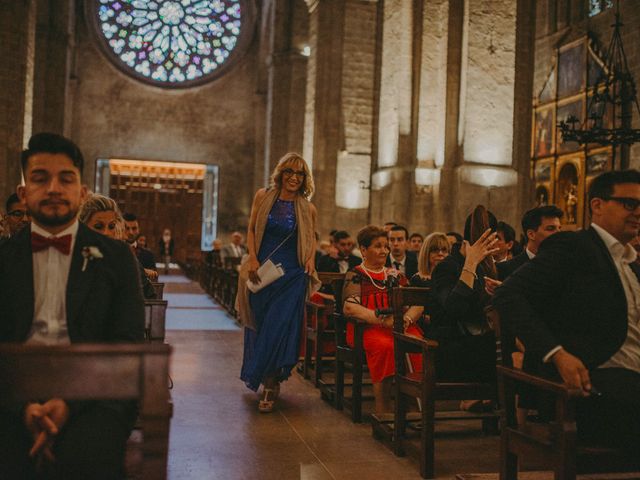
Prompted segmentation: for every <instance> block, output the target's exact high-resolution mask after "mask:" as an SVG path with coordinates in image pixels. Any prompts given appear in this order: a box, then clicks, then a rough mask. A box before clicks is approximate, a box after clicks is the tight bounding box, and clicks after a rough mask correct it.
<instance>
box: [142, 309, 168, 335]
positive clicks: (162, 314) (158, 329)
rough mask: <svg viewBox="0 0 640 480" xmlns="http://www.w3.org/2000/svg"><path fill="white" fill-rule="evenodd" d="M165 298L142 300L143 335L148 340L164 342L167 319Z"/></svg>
mask: <svg viewBox="0 0 640 480" xmlns="http://www.w3.org/2000/svg"><path fill="white" fill-rule="evenodd" d="M167 305H168V302H167V301H166V300H152V299H147V300H145V301H144V335H145V339H146V340H148V341H150V342H164V337H165V326H166V319H167Z"/></svg>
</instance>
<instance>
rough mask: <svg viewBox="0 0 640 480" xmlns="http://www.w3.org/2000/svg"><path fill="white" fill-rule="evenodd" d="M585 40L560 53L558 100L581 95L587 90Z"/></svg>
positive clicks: (569, 46) (562, 48) (561, 49)
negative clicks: (577, 94)
mask: <svg viewBox="0 0 640 480" xmlns="http://www.w3.org/2000/svg"><path fill="white" fill-rule="evenodd" d="M585 49H586V42H585V41H584V39H581V40H579V41H578V42H576V43H573V44H569V45H565V46H564V47H561V48H560V52H559V53H558V98H564V97H568V96H571V95H575V94H576V93H580V92H581V91H582V90H584V88H585V71H586V68H585V60H586V58H585V53H586V52H585Z"/></svg>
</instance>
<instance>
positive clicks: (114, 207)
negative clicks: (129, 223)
mask: <svg viewBox="0 0 640 480" xmlns="http://www.w3.org/2000/svg"><path fill="white" fill-rule="evenodd" d="M98 212H114V213H115V214H116V222H117V224H118V225H117V227H116V236H117V238H122V236H123V235H124V227H123V223H124V219H123V218H122V213H121V212H120V208H119V207H118V204H117V203H116V201H115V200H114V199H112V198H109V197H105V196H104V195H99V194H97V193H92V194H91V195H89V197H88V198H87V200H86V201H85V202H84V203H83V204H82V206H81V207H80V213H79V214H78V221H80V222H81V223H85V224H86V223H89V221H90V220H91V217H92V216H93V214H94V213H98Z"/></svg>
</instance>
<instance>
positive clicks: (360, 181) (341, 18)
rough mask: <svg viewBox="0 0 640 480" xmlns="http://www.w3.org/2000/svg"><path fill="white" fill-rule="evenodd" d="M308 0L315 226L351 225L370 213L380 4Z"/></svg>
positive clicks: (308, 133) (309, 151) (309, 152)
mask: <svg viewBox="0 0 640 480" xmlns="http://www.w3.org/2000/svg"><path fill="white" fill-rule="evenodd" d="M307 4H308V5H309V13H310V18H309V21H310V24H309V32H310V36H309V40H310V41H309V44H310V58H309V63H308V77H307V78H308V87H307V102H306V117H305V140H304V142H305V143H304V144H305V150H304V152H305V156H306V158H307V159H308V160H309V161H310V162H311V163H312V165H313V171H314V176H315V180H316V187H317V194H316V196H315V197H314V203H315V204H316V206H317V208H318V212H319V215H318V218H319V231H320V232H322V233H326V232H327V231H329V230H330V229H332V228H345V229H351V230H354V229H356V228H359V227H361V226H362V225H364V224H366V223H367V222H368V217H369V183H370V176H371V157H372V154H371V152H372V143H373V125H374V121H373V118H374V99H375V93H374V92H375V87H376V79H375V68H376V65H375V60H376V44H377V41H376V24H377V16H378V5H377V2H376V1H362V0H322V1H320V2H318V1H314V0H307ZM352 233H353V232H352Z"/></svg>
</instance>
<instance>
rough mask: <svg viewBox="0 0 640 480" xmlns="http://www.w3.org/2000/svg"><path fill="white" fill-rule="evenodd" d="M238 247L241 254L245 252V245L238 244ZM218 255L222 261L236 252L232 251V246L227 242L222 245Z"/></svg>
mask: <svg viewBox="0 0 640 480" xmlns="http://www.w3.org/2000/svg"><path fill="white" fill-rule="evenodd" d="M238 248H239V249H240V251H241V252H242V255H244V254H245V253H247V247H245V246H244V245H240V246H239V247H238ZM242 255H240V257H242ZM220 257H221V258H222V261H223V262H224V259H225V258H227V257H236V254H235V253H234V251H233V247H232V246H231V244H228V245H225V246H224V247H222V249H221V250H220Z"/></svg>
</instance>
